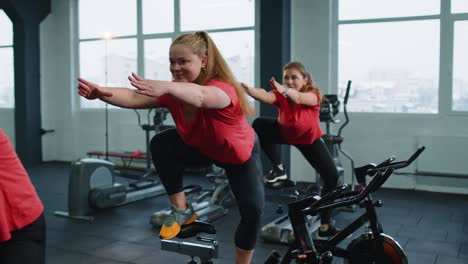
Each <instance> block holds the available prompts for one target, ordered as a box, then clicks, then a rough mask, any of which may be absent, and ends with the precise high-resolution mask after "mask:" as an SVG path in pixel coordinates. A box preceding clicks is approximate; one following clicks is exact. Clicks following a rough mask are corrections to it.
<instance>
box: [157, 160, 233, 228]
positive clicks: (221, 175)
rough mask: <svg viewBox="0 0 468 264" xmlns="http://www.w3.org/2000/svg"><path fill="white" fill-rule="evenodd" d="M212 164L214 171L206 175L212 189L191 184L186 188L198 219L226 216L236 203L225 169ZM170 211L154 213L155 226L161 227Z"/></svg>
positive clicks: (214, 218)
mask: <svg viewBox="0 0 468 264" xmlns="http://www.w3.org/2000/svg"><path fill="white" fill-rule="evenodd" d="M212 166H213V169H212V172H211V173H208V174H206V176H205V177H207V178H208V181H209V182H211V183H213V186H212V187H211V188H210V189H203V188H202V187H201V186H199V185H189V186H186V187H185V188H184V192H185V195H186V197H187V201H188V202H189V203H191V205H192V206H193V209H194V210H195V212H196V213H197V215H198V219H199V220H200V221H204V222H212V221H214V220H216V219H218V218H220V217H223V216H225V215H226V214H227V212H228V209H227V207H228V206H229V205H231V204H233V203H234V196H233V194H232V193H231V189H230V187H229V182H228V180H227V177H226V174H225V172H224V170H223V169H221V168H218V167H216V166H214V165H212ZM170 213H171V211H170V209H165V210H162V211H158V212H155V213H153V214H152V215H151V217H150V224H152V225H153V226H154V227H161V226H162V224H163V222H164V220H165V219H166V217H167V216H168V215H169V214H170Z"/></svg>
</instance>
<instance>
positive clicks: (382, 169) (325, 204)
mask: <svg viewBox="0 0 468 264" xmlns="http://www.w3.org/2000/svg"><path fill="white" fill-rule="evenodd" d="M425 149H426V148H425V147H424V146H423V147H421V148H419V149H418V150H416V152H415V153H414V154H413V155H411V157H410V158H409V159H408V160H405V161H398V162H392V161H393V160H395V157H394V156H392V157H390V158H389V159H387V160H385V161H384V162H382V163H380V164H379V165H377V166H375V167H374V168H371V169H368V170H367V173H368V174H369V175H370V174H373V175H374V174H375V175H374V178H373V179H372V180H371V182H370V183H369V184H368V185H367V186H366V187H365V188H364V189H362V190H361V191H349V192H344V191H345V190H346V189H347V187H348V186H347V185H346V184H345V185H342V186H339V187H337V188H335V189H334V190H332V191H331V192H329V193H327V194H325V195H324V196H323V197H322V198H321V199H320V200H317V201H316V202H314V203H312V204H311V205H310V206H309V207H307V208H305V209H304V210H303V212H304V213H305V214H311V213H315V212H318V211H323V210H326V209H330V208H336V207H342V206H348V205H352V204H357V203H359V202H361V201H362V200H363V199H364V198H365V197H367V196H368V195H369V194H370V193H373V192H375V191H377V190H378V189H379V188H380V187H382V185H383V184H384V183H385V182H386V181H387V179H388V178H389V177H390V176H391V175H392V173H393V171H395V170H396V169H401V168H404V167H407V166H409V165H410V164H411V163H413V161H415V160H416V159H417V158H418V157H419V155H420V154H421V153H422V152H423V151H424V150H425ZM336 199H344V200H340V201H336Z"/></svg>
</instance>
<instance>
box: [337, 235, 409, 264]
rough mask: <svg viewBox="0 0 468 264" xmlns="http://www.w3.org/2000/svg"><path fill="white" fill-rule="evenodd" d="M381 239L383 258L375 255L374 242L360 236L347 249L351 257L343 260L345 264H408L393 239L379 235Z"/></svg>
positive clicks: (401, 250)
mask: <svg viewBox="0 0 468 264" xmlns="http://www.w3.org/2000/svg"><path fill="white" fill-rule="evenodd" d="M380 235H381V236H382V238H383V247H384V256H380V257H379V256H378V255H377V254H376V251H377V250H375V248H376V245H375V243H376V241H375V240H373V239H366V238H365V237H363V236H361V237H358V238H356V239H354V240H353V241H352V242H351V243H350V244H349V245H348V247H347V250H349V251H350V252H351V257H350V258H349V259H345V260H344V263H345V264H408V259H407V258H406V255H405V253H404V252H403V249H402V248H401V246H400V245H399V244H398V242H397V241H395V239H393V238H392V237H390V236H388V235H386V234H383V233H382V234H380Z"/></svg>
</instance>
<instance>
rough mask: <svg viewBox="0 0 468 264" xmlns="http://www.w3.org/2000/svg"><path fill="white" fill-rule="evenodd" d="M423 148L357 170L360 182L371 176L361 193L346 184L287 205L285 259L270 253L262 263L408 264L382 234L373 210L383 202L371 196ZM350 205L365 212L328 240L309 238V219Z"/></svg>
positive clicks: (396, 246)
mask: <svg viewBox="0 0 468 264" xmlns="http://www.w3.org/2000/svg"><path fill="white" fill-rule="evenodd" d="M424 149H425V147H421V148H419V149H418V150H417V151H416V152H415V153H414V154H413V155H412V156H411V157H410V158H409V159H408V160H406V161H398V162H393V161H394V160H395V157H391V158H389V159H387V160H385V161H384V162H382V163H380V164H378V165H375V164H368V165H365V166H363V167H359V168H356V169H355V173H356V175H357V177H358V178H359V179H364V178H365V177H366V176H370V177H372V180H371V181H370V182H369V184H368V185H366V186H365V187H364V188H362V189H360V190H353V191H349V188H348V186H347V185H342V186H339V187H337V188H335V189H334V190H333V191H331V192H329V193H328V194H326V195H324V196H323V197H320V196H315V197H309V198H306V199H303V200H300V201H297V202H294V203H290V204H289V205H288V207H289V219H290V221H291V223H292V226H293V230H294V237H295V240H294V242H293V244H292V245H291V246H290V247H289V249H288V251H287V252H286V254H285V256H284V257H281V254H279V253H278V252H277V251H273V252H272V253H271V254H270V256H269V257H268V259H267V260H266V262H265V263H266V264H276V263H281V264H286V263H291V262H292V261H294V260H295V262H296V263H308V264H331V263H332V260H333V256H337V257H340V258H343V259H344V263H349V264H373V263H378V264H381V263H384V264H407V263H408V260H407V257H406V255H405V253H404V252H403V249H402V248H401V246H400V245H399V244H398V242H397V241H395V240H394V239H393V238H392V237H390V236H388V235H386V234H385V233H384V231H383V227H382V225H381V224H380V223H379V220H378V216H377V213H376V210H375V209H376V207H382V201H380V200H377V201H374V200H373V199H372V194H373V193H374V192H375V191H377V190H378V189H379V188H380V187H381V186H382V185H383V184H384V183H385V181H386V180H387V179H388V178H389V177H390V175H391V174H392V173H393V171H394V170H397V169H400V168H404V167H407V166H409V165H410V164H411V163H412V162H413V161H414V160H416V158H418V156H419V155H420V154H421V153H422V152H423V151H424ZM352 204H355V205H359V207H360V208H364V209H365V212H364V213H363V214H362V215H361V216H360V217H358V218H357V219H356V220H355V221H353V222H352V223H351V224H349V225H348V226H347V227H346V228H344V229H343V230H341V231H340V232H338V233H337V234H336V235H334V236H333V237H331V238H330V239H328V240H314V239H313V238H312V237H311V236H310V232H309V230H308V229H309V227H308V225H307V224H306V223H307V217H308V216H311V215H312V216H313V215H317V214H319V213H320V212H322V211H324V210H329V209H333V208H337V207H342V206H347V205H352ZM363 225H366V228H365V229H364V232H363V233H362V234H361V235H360V236H359V237H356V238H354V239H353V240H352V241H351V242H350V244H349V245H348V246H347V247H346V248H340V247H338V246H337V245H338V244H339V243H341V242H342V241H343V240H345V239H346V238H347V237H348V236H350V235H351V234H352V233H353V232H355V231H356V230H358V229H359V228H360V227H361V226H363Z"/></svg>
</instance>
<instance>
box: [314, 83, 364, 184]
mask: <svg viewBox="0 0 468 264" xmlns="http://www.w3.org/2000/svg"><path fill="white" fill-rule="evenodd" d="M350 90H351V81H348V84H347V86H346V93H345V97H344V100H343V113H344V116H345V119H346V120H345V122H344V123H343V124H342V125H341V126H340V128H339V129H338V134H336V135H333V134H332V132H331V124H332V123H333V124H337V123H339V122H340V120H338V119H335V116H336V115H337V114H338V113H339V108H340V101H339V100H338V96H337V95H336V94H326V95H324V96H323V103H322V106H321V107H320V122H324V123H325V134H324V135H323V136H322V139H323V141H324V142H325V145H326V146H327V148H328V151H329V152H330V154H331V156H332V157H333V160H334V161H335V164H336V169H337V170H338V185H343V184H344V183H345V181H344V167H343V164H342V162H341V159H340V153H341V154H343V155H344V156H345V157H346V158H347V159H348V160H349V161H350V163H351V174H352V176H351V181H352V183H351V187H352V188H354V187H353V186H354V185H355V178H356V177H355V175H354V161H353V159H352V157H351V155H349V154H348V153H347V152H345V151H344V150H343V149H342V148H341V143H343V137H342V136H341V132H342V131H343V129H344V127H345V126H346V125H347V124H348V123H349V116H348V111H347V108H346V106H347V104H348V99H349V92H350Z"/></svg>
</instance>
